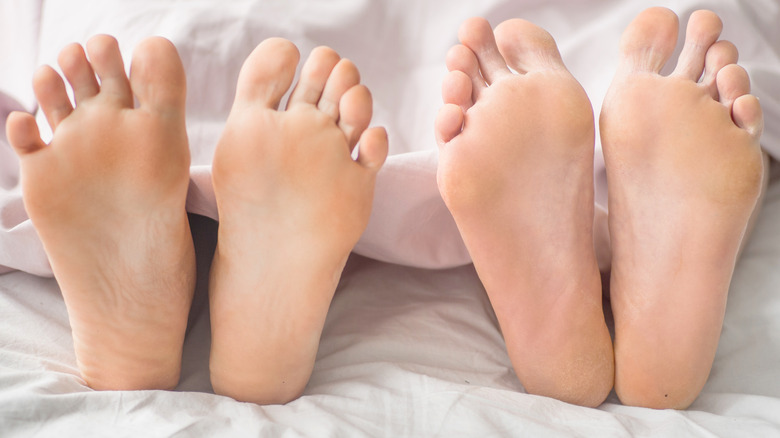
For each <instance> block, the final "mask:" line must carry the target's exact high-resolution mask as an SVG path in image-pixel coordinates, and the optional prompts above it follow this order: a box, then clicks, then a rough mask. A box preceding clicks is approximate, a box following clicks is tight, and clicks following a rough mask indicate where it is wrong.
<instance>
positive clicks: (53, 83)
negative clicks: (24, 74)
mask: <svg viewBox="0 0 780 438" xmlns="http://www.w3.org/2000/svg"><path fill="white" fill-rule="evenodd" d="M33 91H34V92H35V98H36V99H37V100H38V104H39V105H40V106H41V110H43V114H44V115H45V116H46V120H47V121H48V122H49V126H51V129H52V130H55V129H57V125H59V124H60V122H61V121H62V120H63V119H64V118H65V117H68V116H69V115H70V113H71V112H73V105H71V103H70V99H69V98H68V92H67V91H66V90H65V83H64V82H63V81H62V77H60V75H59V74H57V72H56V71H54V69H53V68H51V67H49V66H48V65H44V66H42V67H40V68H39V69H38V70H36V72H35V74H34V75H33Z"/></svg>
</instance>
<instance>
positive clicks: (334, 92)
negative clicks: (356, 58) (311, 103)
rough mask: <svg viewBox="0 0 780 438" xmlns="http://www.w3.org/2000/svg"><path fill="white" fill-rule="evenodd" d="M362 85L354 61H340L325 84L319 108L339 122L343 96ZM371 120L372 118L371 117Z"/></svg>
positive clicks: (318, 104)
mask: <svg viewBox="0 0 780 438" xmlns="http://www.w3.org/2000/svg"><path fill="white" fill-rule="evenodd" d="M359 83H360V73H359V72H358V69H357V67H355V64H353V63H352V61H350V60H348V59H342V60H340V61H339V62H338V63H337V64H336V66H335V67H333V71H332V72H331V73H330V76H329V77H328V81H327V82H326V83H325V88H324V89H323V90H322V96H321V97H320V100H319V102H318V103H317V108H319V109H320V111H322V112H324V113H325V114H327V115H329V116H330V117H331V118H333V120H339V109H340V107H341V104H340V103H339V102H340V101H341V98H342V96H344V93H346V92H347V90H349V89H351V88H352V87H354V86H355V85H358V84H359ZM369 119H370V117H369Z"/></svg>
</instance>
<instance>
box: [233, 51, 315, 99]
mask: <svg viewBox="0 0 780 438" xmlns="http://www.w3.org/2000/svg"><path fill="white" fill-rule="evenodd" d="M299 60H300V53H299V52H298V49H297V48H296V47H295V45H294V44H293V43H291V42H290V41H288V40H286V39H283V38H269V39H267V40H265V41H263V42H262V43H260V44H259V45H258V46H257V47H255V50H253V51H252V53H251V54H249V57H248V58H247V59H246V61H244V65H243V66H242V67H241V72H240V73H239V75H238V85H237V88H236V99H235V102H234V104H236V105H246V104H254V103H261V104H263V105H265V106H267V107H269V108H278V107H279V102H280V101H281V100H282V97H284V94H285V93H286V92H287V90H288V89H289V88H290V85H292V81H293V78H294V77H295V68H296V67H297V66H298V61H299Z"/></svg>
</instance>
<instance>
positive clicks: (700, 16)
mask: <svg viewBox="0 0 780 438" xmlns="http://www.w3.org/2000/svg"><path fill="white" fill-rule="evenodd" d="M722 30H723V23H722V22H721V21H720V18H719V17H718V16H717V14H715V13H714V12H712V11H707V10H699V11H696V12H694V13H693V14H692V15H691V18H690V19H689V20H688V27H687V29H686V31H685V45H684V46H683V49H682V52H681V53H680V57H679V58H678V60H677V67H675V69H674V73H672V74H673V75H676V76H682V77H684V78H687V79H690V80H692V81H698V80H699V78H700V77H701V75H702V70H703V69H704V60H705V58H706V55H707V51H708V50H709V48H710V46H712V45H713V44H714V43H715V41H717V40H718V37H719V36H720V32H721V31H722Z"/></svg>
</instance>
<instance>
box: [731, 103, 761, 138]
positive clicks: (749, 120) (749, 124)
mask: <svg viewBox="0 0 780 438" xmlns="http://www.w3.org/2000/svg"><path fill="white" fill-rule="evenodd" d="M731 118H732V119H733V120H734V123H735V124H736V125H737V126H739V127H740V128H742V129H744V130H745V131H747V132H748V133H749V134H750V135H751V136H753V137H754V138H755V139H756V141H757V140H758V138H759V137H761V132H762V131H763V130H764V117H763V114H762V111H761V104H759V102H758V98H757V97H756V96H753V95H752V94H743V95H742V96H740V97H738V98H737V99H736V100H734V104H733V105H732V106H731Z"/></svg>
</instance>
